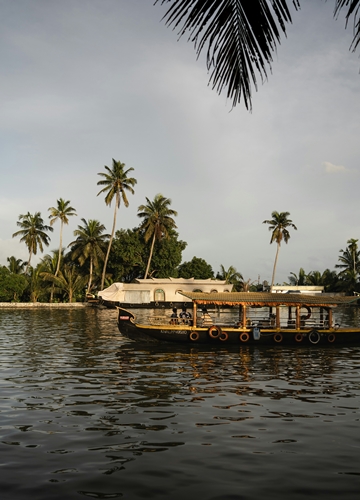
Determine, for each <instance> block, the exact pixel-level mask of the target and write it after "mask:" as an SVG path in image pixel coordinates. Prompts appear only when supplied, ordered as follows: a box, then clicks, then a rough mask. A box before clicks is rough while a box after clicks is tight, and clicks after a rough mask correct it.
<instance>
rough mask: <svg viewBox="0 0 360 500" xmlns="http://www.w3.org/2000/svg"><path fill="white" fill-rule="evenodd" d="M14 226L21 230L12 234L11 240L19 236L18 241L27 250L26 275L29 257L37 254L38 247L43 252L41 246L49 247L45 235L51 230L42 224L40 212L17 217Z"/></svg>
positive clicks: (48, 241) (51, 229)
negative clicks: (21, 242)
mask: <svg viewBox="0 0 360 500" xmlns="http://www.w3.org/2000/svg"><path fill="white" fill-rule="evenodd" d="M16 225H17V226H19V227H21V229H20V231H16V233H14V234H13V238H15V237H16V236H21V238H20V241H23V242H24V243H25V244H26V246H27V247H28V250H29V260H28V262H27V265H26V269H25V274H26V273H27V271H28V269H29V266H30V261H31V257H32V256H33V255H36V254H37V250H38V247H39V249H40V251H41V252H43V251H44V247H43V245H46V246H49V244H50V237H49V236H48V234H46V233H47V231H53V228H52V227H50V226H46V225H45V224H44V221H43V219H42V218H41V213H40V212H36V213H35V214H34V215H32V214H31V213H30V212H28V213H27V214H25V215H19V220H18V222H17V223H16Z"/></svg>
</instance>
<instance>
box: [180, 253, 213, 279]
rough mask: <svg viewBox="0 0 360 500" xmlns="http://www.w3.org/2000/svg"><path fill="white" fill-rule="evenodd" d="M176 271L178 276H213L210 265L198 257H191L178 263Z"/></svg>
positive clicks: (206, 277)
mask: <svg viewBox="0 0 360 500" xmlns="http://www.w3.org/2000/svg"><path fill="white" fill-rule="evenodd" d="M178 272H179V277H180V278H186V279H189V278H195V279H208V278H214V271H213V269H212V267H211V265H210V264H208V263H207V262H206V261H205V260H204V259H202V258H199V257H193V258H192V259H191V260H190V261H189V262H184V263H183V264H180V266H179V269H178Z"/></svg>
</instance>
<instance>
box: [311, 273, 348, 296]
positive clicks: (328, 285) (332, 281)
mask: <svg viewBox="0 0 360 500" xmlns="http://www.w3.org/2000/svg"><path fill="white" fill-rule="evenodd" d="M307 285H310V286H323V287H324V291H325V292H337V291H340V290H341V285H340V282H339V277H338V275H337V274H336V271H330V269H325V271H324V272H323V273H321V272H320V271H311V272H310V273H309V274H308V275H307Z"/></svg>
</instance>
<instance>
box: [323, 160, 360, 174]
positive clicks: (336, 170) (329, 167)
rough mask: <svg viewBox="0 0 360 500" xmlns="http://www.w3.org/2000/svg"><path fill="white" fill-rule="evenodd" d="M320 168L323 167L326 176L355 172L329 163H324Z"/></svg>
mask: <svg viewBox="0 0 360 500" xmlns="http://www.w3.org/2000/svg"><path fill="white" fill-rule="evenodd" d="M322 166H323V167H324V170H325V172H326V173H327V174H348V173H352V172H355V170H352V169H350V168H347V167H344V165H334V164H333V163H330V162H329V161H324V162H323V163H322Z"/></svg>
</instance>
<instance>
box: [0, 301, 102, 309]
mask: <svg viewBox="0 0 360 500" xmlns="http://www.w3.org/2000/svg"><path fill="white" fill-rule="evenodd" d="M96 305H97V304H94V303H91V302H67V303H66V302H64V303H63V302H61V303H60V302H59V303H58V302H52V303H51V304H50V303H47V302H0V309H34V308H35V309H75V308H83V307H94V306H96Z"/></svg>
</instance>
